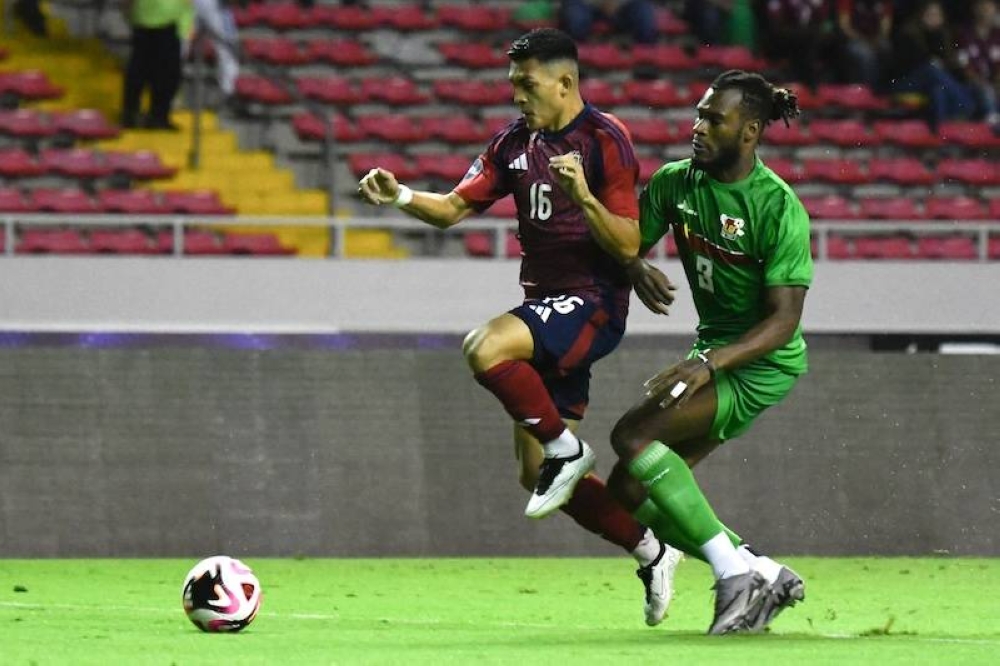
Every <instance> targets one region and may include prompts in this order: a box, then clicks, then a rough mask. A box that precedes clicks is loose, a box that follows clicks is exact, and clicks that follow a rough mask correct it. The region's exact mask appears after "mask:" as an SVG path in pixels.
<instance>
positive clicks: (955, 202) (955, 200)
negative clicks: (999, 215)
mask: <svg viewBox="0 0 1000 666" xmlns="http://www.w3.org/2000/svg"><path fill="white" fill-rule="evenodd" d="M924 206H925V207H926V209H927V217H929V218H932V219H935V220H988V219H990V211H989V209H988V208H987V207H986V206H985V205H984V204H983V203H982V202H981V201H980V200H979V199H973V198H971V197H929V198H928V199H927V200H926V201H925V202H924Z"/></svg>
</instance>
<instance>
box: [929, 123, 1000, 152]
mask: <svg viewBox="0 0 1000 666" xmlns="http://www.w3.org/2000/svg"><path fill="white" fill-rule="evenodd" d="M938 136H939V137H941V141H943V142H944V143H945V144H957V145H959V146H962V147H964V148H973V149H976V150H982V149H984V148H997V147H1000V136H997V135H996V134H994V133H993V128H991V127H990V126H989V125H988V124H986V123H984V122H968V121H958V120H952V121H947V122H943V123H941V125H940V126H939V127H938Z"/></svg>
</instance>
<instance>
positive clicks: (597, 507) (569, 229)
mask: <svg viewBox="0 0 1000 666" xmlns="http://www.w3.org/2000/svg"><path fill="white" fill-rule="evenodd" d="M507 54H508V56H509V57H510V60H511V64H510V70H509V78H510V82H511V84H512V86H513V93H514V103H515V104H516V105H517V107H518V109H519V110H520V112H521V117H520V118H518V119H517V120H515V121H514V122H512V123H511V124H510V125H508V126H507V127H506V128H504V129H503V130H501V131H500V132H499V133H498V134H497V135H496V136H494V137H493V139H492V141H491V142H490V143H489V145H488V146H487V148H486V150H485V151H484V152H483V153H482V154H481V155H480V156H479V157H478V158H477V159H476V160H475V162H474V163H473V165H472V166H471V167H470V169H469V171H468V173H467V174H466V175H465V177H464V179H463V180H462V182H461V183H459V184H458V185H457V186H456V187H455V188H454V189H453V190H452V191H451V192H449V193H448V194H438V193H433V192H415V191H413V190H411V189H410V188H408V187H406V186H405V185H401V184H400V183H399V182H398V181H397V180H396V178H395V176H394V175H393V174H392V173H391V172H389V171H386V170H384V169H380V168H375V169H372V170H371V171H370V172H369V173H368V174H367V175H365V176H364V177H363V178H362V179H361V182H360V183H359V186H358V191H359V192H360V194H361V196H362V197H363V198H364V199H365V200H367V201H368V202H370V203H373V204H376V205H380V204H392V205H395V206H397V207H399V208H400V209H401V210H403V211H404V212H405V213H407V214H409V215H411V216H413V217H416V218H418V219H420V220H421V221H423V222H426V223H427V224H430V225H432V226H434V227H437V228H439V229H445V228H448V227H450V226H452V225H454V224H457V223H458V222H460V221H461V220H462V219H463V218H465V217H467V216H468V215H470V214H472V213H477V212H481V211H484V210H486V209H487V208H489V206H490V205H491V204H492V203H493V202H494V201H496V200H498V199H500V198H502V197H505V196H507V195H511V196H513V197H514V199H515V201H516V203H517V217H518V238H519V239H520V241H521V247H522V260H521V276H520V278H521V285H522V287H523V288H524V294H525V300H524V302H523V303H522V304H521V305H519V306H518V307H515V308H513V309H512V310H510V311H509V312H506V313H504V314H501V315H499V316H498V317H496V318H494V319H491V320H490V321H488V322H486V323H485V324H483V325H482V326H480V327H479V328H476V329H475V330H473V331H472V332H471V333H469V334H468V336H466V339H465V342H464V344H463V352H464V354H465V358H466V361H467V362H468V364H469V367H470V368H471V370H472V372H473V373H474V375H475V378H476V381H478V382H479V383H480V384H481V385H483V386H484V387H485V388H486V389H487V390H489V391H490V392H491V393H493V394H494V395H495V396H496V397H497V399H499V400H500V402H501V404H502V405H503V407H504V409H506V411H507V413H508V414H509V415H510V416H511V417H512V418H513V419H514V421H515V427H514V440H515V444H516V450H517V455H518V460H519V462H520V468H521V484H522V485H523V486H524V487H525V489H527V490H533V491H534V492H533V494H532V497H531V499H530V501H529V503H528V506H527V508H526V510H525V514H526V515H528V516H531V517H535V518H541V517H543V516H546V515H548V514H550V513H552V512H554V511H556V510H557V509H560V508H561V509H562V510H563V511H564V512H565V513H567V514H569V515H570V516H571V517H572V518H573V519H574V520H575V521H576V522H577V523H578V524H580V525H581V526H582V527H584V528H585V529H587V530H589V531H591V532H593V533H595V534H598V535H600V536H602V537H604V538H605V539H607V540H608V541H611V542H612V543H615V544H617V545H619V546H621V547H622V548H624V549H625V550H627V551H629V552H630V553H632V554H633V556H634V557H635V558H636V560H637V561H638V562H639V564H640V568H639V571H638V572H637V573H638V575H639V577H640V579H642V581H643V584H644V586H645V589H646V598H645V606H644V611H645V617H646V623H647V624H649V625H655V624H658V623H659V622H660V621H661V620H662V618H663V615H664V613H665V611H666V607H667V604H668V603H669V601H670V592H671V589H670V588H671V578H672V575H673V569H674V567H676V564H677V562H678V561H679V559H680V554H679V553H678V551H675V550H674V549H672V548H669V547H667V546H666V545H665V544H663V543H661V542H660V541H659V540H657V539H656V538H655V537H654V536H653V535H652V533H651V532H650V531H649V530H647V528H646V527H645V526H643V525H641V524H640V523H638V522H637V521H636V520H635V519H634V518H633V517H632V516H630V515H629V513H628V512H627V511H625V510H624V509H622V507H621V506H619V505H618V504H617V503H616V502H615V500H614V499H613V498H612V496H611V495H610V494H609V492H608V490H607V488H606V487H605V484H604V482H603V481H601V480H600V479H599V478H597V477H596V476H595V475H593V474H592V473H591V470H592V469H593V467H594V453H593V451H592V450H591V449H590V447H589V446H587V444H586V443H584V442H583V441H581V440H579V439H577V437H576V436H575V435H574V434H573V430H574V429H575V427H576V425H577V424H578V423H579V421H580V419H582V418H583V414H584V410H585V409H586V406H587V402H588V394H589V384H590V366H591V365H592V364H593V363H594V362H595V361H597V360H598V359H600V358H601V357H603V356H605V355H607V354H608V353H610V352H611V351H612V350H613V349H614V348H615V347H616V346H617V345H618V343H619V341H620V340H621V337H622V335H623V334H624V332H625V318H626V315H627V313H628V302H629V294H630V289H631V286H630V282H629V278H628V275H627V274H626V272H625V270H624V268H623V267H622V264H621V262H622V261H623V260H624V259H625V258H626V257H632V256H635V254H636V252H637V251H638V247H637V243H638V240H637V239H638V237H639V236H638V232H637V231H635V232H634V233H632V234H627V233H622V229H623V228H635V229H637V224H638V222H637V219H638V216H639V208H638V201H637V197H636V181H637V179H638V175H639V168H638V163H637V161H636V157H635V152H634V149H633V147H632V142H631V137H630V136H629V134H628V132H627V130H626V129H625V128H624V126H623V125H622V124H621V123H620V122H619V121H618V120H617V119H616V118H614V117H613V116H611V115H609V114H606V113H602V112H601V111H599V110H597V109H596V108H594V107H593V106H591V105H589V104H587V103H585V102H584V101H583V99H582V98H581V96H580V89H579V65H578V57H577V48H576V44H575V43H574V42H573V40H572V39H571V38H570V37H569V36H568V35H566V34H565V33H563V32H561V31H559V30H555V29H551V28H541V29H537V30H532V31H531V32H529V33H527V34H525V35H523V36H522V37H520V38H519V39H517V40H515V41H514V42H513V44H512V45H511V48H510V50H509V51H508V52H507ZM622 237H634V238H635V239H636V243H635V244H634V245H635V246H625V245H622V244H621V243H620V242H618V241H617V240H615V239H617V238H622Z"/></svg>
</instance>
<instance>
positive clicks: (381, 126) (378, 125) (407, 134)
mask: <svg viewBox="0 0 1000 666" xmlns="http://www.w3.org/2000/svg"><path fill="white" fill-rule="evenodd" d="M357 127H358V131H359V132H360V133H361V136H362V137H363V138H365V139H378V140H380V141H388V142H390V143H415V142H417V141H425V140H427V139H428V138H429V137H428V135H427V132H426V130H425V129H424V127H423V126H421V125H420V124H419V123H418V122H416V120H415V119H414V118H409V117H407V116H400V115H395V114H377V115H369V116H362V117H360V118H358V122H357Z"/></svg>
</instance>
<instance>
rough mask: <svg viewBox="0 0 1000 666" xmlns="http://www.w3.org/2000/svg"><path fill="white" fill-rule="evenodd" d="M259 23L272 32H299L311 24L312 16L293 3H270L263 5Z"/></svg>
mask: <svg viewBox="0 0 1000 666" xmlns="http://www.w3.org/2000/svg"><path fill="white" fill-rule="evenodd" d="M261 10H262V11H261V12H260V13H259V15H258V16H259V19H258V20H259V21H260V22H261V23H263V24H265V25H267V26H269V27H271V28H272V29H273V30H279V31H286V30H299V29H300V28H305V27H307V26H309V25H310V24H311V23H312V16H311V15H310V14H309V13H307V10H305V9H303V8H302V7H300V6H299V5H298V4H297V3H295V2H272V3H267V4H263V3H262V7H261Z"/></svg>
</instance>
